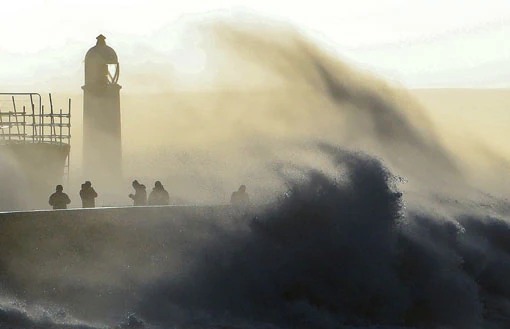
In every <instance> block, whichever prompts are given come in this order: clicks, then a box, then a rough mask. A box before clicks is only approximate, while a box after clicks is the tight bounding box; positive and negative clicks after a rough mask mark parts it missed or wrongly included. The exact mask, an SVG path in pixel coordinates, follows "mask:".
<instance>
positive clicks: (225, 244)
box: [0, 146, 510, 328]
mask: <svg viewBox="0 0 510 329" xmlns="http://www.w3.org/2000/svg"><path fill="white" fill-rule="evenodd" d="M321 148H322V149H323V151H324V152H326V153H327V154H329V156H330V157H331V159H332V160H333V161H334V163H335V164H336V165H337V166H338V169H339V171H341V173H342V175H340V176H339V177H341V179H333V178H331V177H328V176H326V175H325V174H324V173H321V172H320V171H308V172H303V176H302V177H301V178H299V179H289V181H288V186H289V191H288V193H287V194H285V195H282V196H281V198H280V199H279V200H275V202H274V204H271V205H270V206H266V207H265V208H261V209H255V210H253V211H249V212H246V213H244V212H243V211H236V210H232V209H229V208H228V207H226V208H225V207H218V208H214V207H213V208H207V207H205V208H203V209H200V210H196V211H195V210H194V211H189V210H182V211H176V212H174V213H172V216H171V217H172V218H164V217H165V216H164V215H162V214H164V213H165V212H164V210H161V209H159V210H150V209H136V210H133V211H132V212H130V211H129V209H126V210H122V212H121V214H120V215H116V216H110V217H109V218H104V215H99V212H98V213H97V214H98V215H96V216H94V217H92V218H91V217H90V213H88V214H87V213H85V212H76V214H75V215H73V216H74V219H75V220H74V221H72V220H71V221H70V220H69V219H65V218H60V219H59V218H57V217H58V216H57V217H56V215H51V213H48V214H47V216H50V217H48V218H47V220H45V221H41V220H39V221H38V220H37V219H34V218H22V217H20V218H16V219H14V220H10V221H8V223H6V221H3V222H2V224H1V225H2V227H1V228H2V232H3V233H2V238H1V241H0V242H1V243H2V249H1V251H0V254H1V270H2V272H1V273H2V289H3V291H4V298H3V300H2V303H1V305H2V306H1V312H0V325H1V327H2V328H103V327H111V328H114V327H116V326H119V327H124V328H215V327H218V328H219V327H221V328H351V327H363V328H375V327H377V328H383V327H389V328H394V327H418V328H508V325H509V324H510V307H509V306H510V282H509V281H508V278H509V277H510V239H509V237H510V225H509V224H508V210H509V209H510V207H509V205H508V204H507V203H505V202H501V201H498V200H492V203H490V204H487V203H485V204H483V205H480V204H477V203H475V202H470V203H468V202H467V201H461V200H451V201H450V200H444V199H443V200H440V201H438V202H437V203H436V208H435V209H434V210H429V211H425V210H423V209H422V210H420V211H418V210H414V209H418V208H417V207H413V206H411V205H409V204H408V203H407V201H406V194H404V195H401V194H400V193H399V192H398V185H399V184H398V180H397V179H396V178H395V177H393V176H392V175H391V173H390V172H388V170H386V169H385V168H384V166H383V165H382V164H381V162H380V161H378V160H376V159H374V158H371V157H370V156H367V155H363V154H355V153H351V152H345V151H342V150H339V149H335V148H330V147H323V146H321ZM427 209H429V208H427ZM452 209H456V210H455V211H452ZM440 213H442V214H443V215H438V214H440ZM446 214H448V215H446ZM453 214H454V215H453ZM51 216H53V219H51ZM101 216H103V217H101ZM100 217H101V218H100ZM159 217H162V218H159ZM144 219H145V220H144Z"/></svg>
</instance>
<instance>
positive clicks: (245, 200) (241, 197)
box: [230, 185, 250, 207]
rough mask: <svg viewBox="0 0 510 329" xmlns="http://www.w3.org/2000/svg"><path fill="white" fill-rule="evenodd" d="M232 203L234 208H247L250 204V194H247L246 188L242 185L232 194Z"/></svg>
mask: <svg viewBox="0 0 510 329" xmlns="http://www.w3.org/2000/svg"><path fill="white" fill-rule="evenodd" d="M230 203H231V204H232V205H233V206H240V207H245V206H248V205H249V204H250V196H249V195H248V193H246V186H245V185H241V186H239V189H238V190H237V191H236V192H234V193H232V196H231V197H230Z"/></svg>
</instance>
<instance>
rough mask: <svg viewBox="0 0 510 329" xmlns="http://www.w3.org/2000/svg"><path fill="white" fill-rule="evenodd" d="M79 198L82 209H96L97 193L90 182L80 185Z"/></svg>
mask: <svg viewBox="0 0 510 329" xmlns="http://www.w3.org/2000/svg"><path fill="white" fill-rule="evenodd" d="M80 197H81V204H82V207H83V208H95V207H96V198H97V193H96V191H95V190H94V188H93V187H92V183H91V182H89V181H86V182H85V184H81V190H80Z"/></svg>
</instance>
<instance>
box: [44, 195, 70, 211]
mask: <svg viewBox="0 0 510 329" xmlns="http://www.w3.org/2000/svg"><path fill="white" fill-rule="evenodd" d="M48 203H49V204H50V205H51V206H53V209H67V205H68V204H70V203H71V199H69V197H68V196H67V194H65V193H64V192H58V191H57V192H55V193H53V194H52V195H51V196H50V200H49V201H48Z"/></svg>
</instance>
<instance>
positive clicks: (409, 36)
mask: <svg viewBox="0 0 510 329" xmlns="http://www.w3.org/2000/svg"><path fill="white" fill-rule="evenodd" d="M243 16H245V17H249V19H251V20H254V19H256V18H255V17H260V20H261V21H262V20H265V19H271V20H275V21H277V22H280V23H289V24H291V25H292V26H295V27H297V28H298V29H300V30H301V31H302V32H304V33H306V34H308V35H309V36H311V37H312V38H315V39H317V40H319V41H320V42H321V43H323V44H324V45H325V46H327V47H329V48H331V49H332V50H333V51H335V52H336V53H338V54H339V55H340V56H341V57H342V58H344V59H346V60H348V61H350V62H352V63H354V64H355V65H357V66H359V67H361V68H363V69H365V70H369V71H372V72H374V73H375V74H377V75H379V76H382V77H384V78H386V79H389V80H391V81H393V82H395V83H398V84H402V85H404V86H407V87H508V86H510V42H508V40H509V39H510V1H509V0H485V1H484V0H476V1H475V0H356V1H354V0H334V1H323V0H314V1H275V0H256V1H255V0H253V1H252V0H246V1H234V0H230V1H228V0H209V1H203V0H186V1H165V0H161V1H159V0H144V1H142V0H122V1H105V0H24V1H18V2H14V1H9V4H3V5H2V15H1V19H0V29H1V31H2V32H3V33H2V43H1V44H0V68H1V70H0V87H2V89H4V88H11V90H12V88H35V89H39V90H40V89H43V90H44V91H46V90H45V89H47V88H69V89H70V90H71V89H75V88H76V85H80V84H81V82H82V80H83V79H82V74H81V73H80V72H82V65H83V57H84V54H85V52H86V51H87V49H88V48H90V47H91V46H93V45H94V42H95V37H96V36H97V35H98V34H99V33H102V34H104V35H106V36H107V42H108V43H109V44H110V45H111V46H112V47H114V48H115V50H116V51H117V53H118V54H119V58H120V61H121V64H122V65H123V67H127V68H129V67H130V66H129V65H132V66H133V67H135V66H136V67H137V69H140V67H142V66H143V65H144V63H146V62H152V61H153V59H152V58H151V56H154V58H159V57H166V56H168V57H167V58H169V59H171V60H172V61H174V62H175V63H177V64H178V65H177V66H180V67H182V68H183V70H184V73H188V74H189V73H193V72H194V70H195V69H196V67H199V66H200V64H201V61H204V60H206V59H204V58H203V57H201V56H198V57H197V54H196V53H187V52H186V51H183V50H182V47H180V46H179V43H180V42H182V40H187V39H190V38H193V36H190V35H189V34H187V33H188V32H187V30H186V29H185V28H184V27H185V26H186V24H187V22H190V21H193V22H196V21H202V20H209V19H211V18H214V17H223V18H227V19H232V18H235V19H238V18H241V17H243ZM140 47H146V48H147V51H145V52H143V53H144V54H145V56H144V57H143V58H141V56H140V53H141V52H140ZM154 61H156V62H157V60H156V59H155V60H154ZM126 64H128V65H127V66H126ZM124 72H125V71H124ZM121 77H122V76H121Z"/></svg>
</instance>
